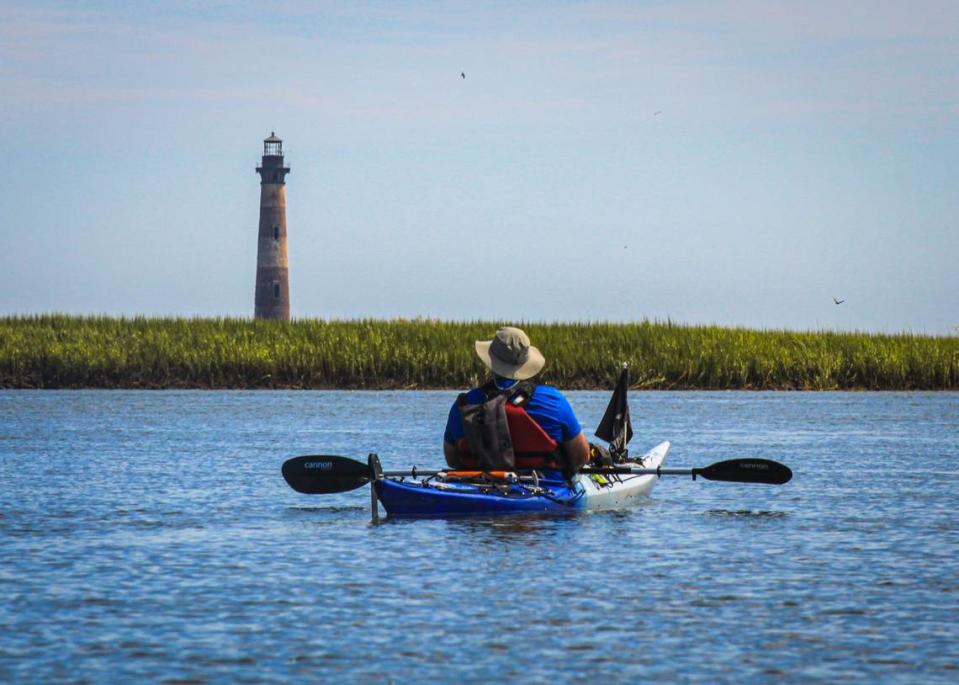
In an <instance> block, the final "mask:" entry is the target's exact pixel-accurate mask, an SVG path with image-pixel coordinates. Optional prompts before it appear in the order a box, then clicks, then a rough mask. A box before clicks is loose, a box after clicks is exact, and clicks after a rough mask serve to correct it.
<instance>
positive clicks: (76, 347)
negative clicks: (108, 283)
mask: <svg viewBox="0 0 959 685" xmlns="http://www.w3.org/2000/svg"><path fill="white" fill-rule="evenodd" d="M498 325H499V324H497V323H490V322H447V321H433V320H404V319H399V320H388V321H385V320H384V321H379V320H355V321H323V320H301V321H295V322H293V323H290V324H285V323H279V322H272V321H252V320H249V319H151V318H133V319H125V318H108V317H74V316H61V315H43V316H27V317H3V318H0V387H4V388H462V387H465V386H468V385H471V384H475V383H476V382H477V381H478V380H479V379H480V378H481V377H483V375H484V367H483V366H482V365H481V363H480V362H479V361H478V360H477V359H476V356H475V354H474V352H473V341H474V340H478V339H489V338H491V337H492V335H493V333H494V332H495V330H496V328H497V327H498ZM517 325H520V326H521V327H523V328H524V329H525V330H526V331H527V333H529V335H530V338H531V339H532V341H533V344H534V345H536V346H537V347H539V348H540V349H541V350H542V351H543V353H544V354H545V355H546V359H547V365H546V369H545V371H544V374H543V376H542V379H543V381H544V382H548V383H551V384H553V385H556V386H558V387H560V388H603V389H606V388H610V387H612V385H613V383H614V381H615V378H616V376H617V374H618V369H619V368H620V365H621V364H622V362H624V361H625V362H628V363H629V365H630V377H631V380H632V384H633V387H634V388H645V389H728V390H732V389H757V390H768V389H801V390H833V389H866V390H920V389H921V390H945V389H956V388H959V338H957V337H933V336H923V335H911V334H900V335H875V334H866V333H834V332H816V333H813V332H789V331H757V330H749V329H742V328H721V327H718V326H684V325H677V324H673V323H668V322H667V323H659V322H649V321H643V322H640V323H630V324H610V323H554V324H542V323H527V324H524V323H522V322H520V323H519V324H517Z"/></svg>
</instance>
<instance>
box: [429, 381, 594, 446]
mask: <svg viewBox="0 0 959 685" xmlns="http://www.w3.org/2000/svg"><path fill="white" fill-rule="evenodd" d="M484 397H485V396H484V395H483V389H482V388H473V389H472V390H470V391H469V392H468V393H466V401H467V402H469V403H470V404H479V403H480V402H482V401H483V400H484ZM525 408H526V413H527V414H529V415H530V416H532V417H533V420H534V421H536V423H538V424H539V425H540V427H541V428H542V429H543V430H544V431H546V433H547V434H548V435H549V437H551V438H552V439H553V440H555V441H556V442H558V443H564V442H566V441H567V440H572V439H573V438H575V437H576V436H577V435H579V434H580V433H582V432H583V429H582V428H581V427H580V425H579V421H577V420H576V415H575V414H574V413H573V408H572V407H571V406H569V401H568V400H567V399H566V398H565V397H563V394H562V393H561V392H560V391H559V390H557V389H556V388H554V387H553V386H551V385H537V386H536V390H535V391H534V392H533V396H532V397H531V398H530V400H529V402H528V403H527V404H526V407H525ZM463 435H464V434H463V416H462V414H460V408H459V405H458V404H457V403H456V402H454V403H453V406H452V408H451V409H450V415H449V418H448V419H447V420H446V432H445V433H444V435H443V439H444V440H446V442H448V443H450V444H453V445H455V444H456V442H457V441H458V440H459V439H460V438H462V437H463Z"/></svg>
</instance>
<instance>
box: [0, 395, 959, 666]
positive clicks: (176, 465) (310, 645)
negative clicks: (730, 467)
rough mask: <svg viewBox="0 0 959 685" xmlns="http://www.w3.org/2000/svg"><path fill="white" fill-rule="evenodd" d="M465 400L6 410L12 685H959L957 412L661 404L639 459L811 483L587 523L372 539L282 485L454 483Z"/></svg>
mask: <svg viewBox="0 0 959 685" xmlns="http://www.w3.org/2000/svg"><path fill="white" fill-rule="evenodd" d="M454 396H455V393H451V392H395V393H394V392H379V393H359V392H263V391H260V392H173V391H166V392H109V391H89V392H87V391H84V392H79V391H72V392H71V391H65V392H56V391H46V392H27V391H15V392H0V486H2V487H0V598H2V599H0V681H3V682H57V681H70V682H83V681H89V682H129V681H133V680H139V681H144V680H149V681H154V682H197V683H206V682H257V683H261V682H274V681H275V682H288V681H290V680H298V681H303V680H306V681H324V680H335V681H337V682H390V681H394V682H449V681H454V680H455V681H462V682H480V681H490V680H497V681H523V682H544V683H545V682H549V683H554V682H597V681H601V680H609V681H614V682H622V681H638V680H659V681H664V682H737V683H740V682H773V681H777V682H778V681H781V680H784V679H785V680H788V681H797V682H817V681H818V682H829V683H835V682H866V683H872V682H884V683H899V682H901V683H916V682H923V683H936V682H943V683H945V682H956V681H957V680H959V647H957V644H959V575H957V565H956V561H955V556H956V553H957V552H959V533H957V525H956V514H955V509H956V506H957V503H959V497H957V495H956V491H957V487H959V394H956V393H939V394H925V393H915V394H893V393H883V394H876V393H845V394H838V393H837V394H833V393H741V392H736V393H635V394H633V395H632V397H631V406H632V414H633V417H634V427H635V428H636V437H635V438H634V440H633V446H634V448H635V447H639V446H651V445H653V444H655V443H656V442H659V441H660V440H661V439H669V440H672V441H673V450H672V452H671V453H670V457H669V461H668V463H669V464H671V465H675V466H680V465H684V466H704V465H706V464H708V463H711V462H713V461H718V460H720V459H724V458H730V457H734V456H765V457H769V458H773V459H778V460H780V461H783V462H785V463H787V464H788V465H790V466H791V467H792V468H793V470H794V472H795V474H796V475H795V478H794V480H793V481H792V482H791V483H789V484H787V485H785V486H781V487H771V486H757V485H740V484H731V483H730V484H727V483H715V482H708V481H696V482H692V481H691V480H689V479H686V478H680V477H674V478H670V479H667V478H664V479H663V481H662V482H661V483H659V485H658V486H657V488H656V490H655V491H654V493H653V497H652V498H651V499H650V500H648V501H647V502H645V503H644V504H642V505H641V506H637V507H635V508H633V509H631V510H627V511H617V512H604V513H596V514H585V515H582V516H577V517H572V518H564V519H549V518H514V519H498V520H439V521H387V522H386V523H381V524H380V525H371V523H370V520H369V518H370V517H369V492H368V490H367V489H363V490H358V491H355V492H351V493H345V494H339V495H333V496H313V497H309V496H304V495H299V494H297V493H294V492H293V491H291V490H290V489H289V488H288V487H287V486H286V484H285V483H284V482H283V480H282V479H281V477H280V474H279V467H280V464H281V463H282V461H283V460H284V459H285V458H287V457H289V456H293V455H297V454H308V453H317V452H326V453H339V454H345V455H348V456H354V457H357V458H360V459H363V458H365V455H366V453H367V452H368V451H377V452H378V453H379V454H380V456H381V459H382V461H383V464H384V467H385V468H401V467H406V466H409V465H411V464H414V463H415V464H418V465H420V466H435V465H438V464H439V462H440V457H439V456H438V455H439V443H440V440H441V435H442V426H443V423H444V421H445V415H446V412H447V410H448V407H449V404H450V403H451V402H452V400H453V399H454ZM570 396H571V400H572V403H573V406H574V407H575V408H576V410H577V412H578V414H579V416H580V418H581V419H582V420H583V423H584V425H587V426H590V427H592V426H595V425H596V423H598V420H599V418H600V416H601V414H602V411H603V408H604V405H605V402H606V400H607V398H608V395H607V394H606V393H571V394H570Z"/></svg>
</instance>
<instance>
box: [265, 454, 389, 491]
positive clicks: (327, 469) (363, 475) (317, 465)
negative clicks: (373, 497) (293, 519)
mask: <svg viewBox="0 0 959 685" xmlns="http://www.w3.org/2000/svg"><path fill="white" fill-rule="evenodd" d="M282 470H283V477H284V478H285V479H286V482H287V483H289V485H290V487H291V488H293V489H294V490H296V491H297V492H302V493H303V494H304V495H328V494H330V493H333V492H346V491H347V490H355V489H356V488H358V487H360V486H362V485H366V484H367V483H369V482H370V480H372V474H371V473H370V467H369V466H367V465H366V464H363V463H361V462H358V461H355V460H353V459H348V458H347V457H336V456H329V455H312V456H305V457H293V458H292V459H287V460H286V461H285V462H284V463H283V469H282Z"/></svg>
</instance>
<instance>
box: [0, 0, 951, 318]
mask: <svg viewBox="0 0 959 685" xmlns="http://www.w3.org/2000/svg"><path fill="white" fill-rule="evenodd" d="M460 72H465V73H466V75H467V78H466V79H465V80H464V79H462V78H460ZM657 112H659V114H657ZM0 126H2V131H3V136H2V139H0V153H2V157H3V160H4V164H3V168H2V171H0V180H2V185H3V188H4V189H5V201H4V202H3V204H2V207H0V220H2V233H0V314H20V313H34V312H50V311H59V312H70V313H89V314H94V313H107V314H127V315H134V314H146V315H184V316H193V315H200V316H209V315H231V316H250V315H251V314H252V309H253V284H254V277H255V262H256V231H257V216H258V202H259V179H258V177H257V176H256V174H255V172H254V167H255V166H256V165H257V163H258V161H259V155H260V154H261V151H262V142H261V141H262V139H263V138H264V137H266V136H267V135H269V133H270V131H271V130H275V131H276V133H277V134H278V135H279V136H280V137H282V138H283V139H284V146H285V149H286V152H287V160H288V162H289V164H290V166H291V167H292V169H293V171H292V173H291V174H290V176H289V177H288V185H287V193H288V223H289V248H290V266H291V292H292V309H293V314H294V316H296V317H324V318H352V317H361V316H375V317H396V316H406V317H413V316H431V317H439V318H448V319H476V318H484V319H492V320H497V321H517V320H547V321H551V320H614V321H630V320H637V319H642V318H653V319H665V318H667V317H669V318H671V319H672V320H674V321H682V322H690V323H720V324H729V325H745V326H751V327H759V328H781V327H786V328H793V329H807V328H808V329H860V330H870V331H899V330H910V331H916V332H920V331H921V332H932V333H956V332H957V331H959V329H957V328H956V327H957V326H959V295H957V293H959V275H957V274H959V269H957V268H956V265H955V263H956V261H957V259H956V255H957V254H959V231H957V218H956V217H959V192H957V190H956V188H957V185H959V184H957V174H956V171H955V170H956V160H959V3H956V2H953V1H951V0H950V1H942V2H935V1H925V2H910V3H906V2H888V1H882V0H879V1H874V2H869V3H862V2H845V1H841V0H840V1H835V0H833V1H830V2H817V1H808V2H760V1H758V0H743V1H741V2H721V1H720V2H716V1H689V2H666V1H659V2H624V3H618V2H552V3H539V2H524V3H496V2H492V3H398V2H384V3H312V2H311V3H299V2H296V1H292V2H284V3H276V4H274V3H262V2H257V3H252V2H251V3H230V2H210V3H202V4H201V5H200V9H198V8H197V7H195V6H193V4H192V3H120V2H85V3H82V4H80V3H75V4H65V3H60V4H57V3H44V2H18V1H17V0H13V1H11V0H7V2H5V3H3V5H2V6H0ZM834 296H835V297H839V298H845V300H846V302H845V303H844V304H843V305H841V306H838V307H837V306H835V305H834V304H833V301H832V298H833V297H834Z"/></svg>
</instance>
